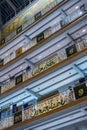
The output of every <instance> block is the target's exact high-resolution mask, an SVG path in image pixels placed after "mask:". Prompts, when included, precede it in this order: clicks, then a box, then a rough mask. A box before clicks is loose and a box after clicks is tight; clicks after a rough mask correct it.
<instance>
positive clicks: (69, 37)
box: [66, 33, 76, 44]
mask: <svg viewBox="0 0 87 130" xmlns="http://www.w3.org/2000/svg"><path fill="white" fill-rule="evenodd" d="M66 37H67V38H68V39H69V40H70V41H71V42H72V43H73V44H76V42H75V40H74V39H73V37H72V36H71V35H70V34H69V33H67V34H66Z"/></svg>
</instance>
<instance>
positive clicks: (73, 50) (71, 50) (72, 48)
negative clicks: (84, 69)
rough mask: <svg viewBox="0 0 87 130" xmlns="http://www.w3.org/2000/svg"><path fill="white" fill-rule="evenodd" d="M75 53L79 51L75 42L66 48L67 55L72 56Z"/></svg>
mask: <svg viewBox="0 0 87 130" xmlns="http://www.w3.org/2000/svg"><path fill="white" fill-rule="evenodd" d="M75 53H77V48H76V46H75V44H74V45H72V46H70V47H68V48H66V54H67V57H69V56H72V55H73V54H75Z"/></svg>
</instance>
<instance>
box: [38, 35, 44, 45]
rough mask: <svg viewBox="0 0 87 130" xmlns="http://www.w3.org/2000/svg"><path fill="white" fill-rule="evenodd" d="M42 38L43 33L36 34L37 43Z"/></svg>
mask: <svg viewBox="0 0 87 130" xmlns="http://www.w3.org/2000/svg"><path fill="white" fill-rule="evenodd" d="M43 39H44V33H40V34H39V35H38V36H37V43H38V42H40V41H41V40H43Z"/></svg>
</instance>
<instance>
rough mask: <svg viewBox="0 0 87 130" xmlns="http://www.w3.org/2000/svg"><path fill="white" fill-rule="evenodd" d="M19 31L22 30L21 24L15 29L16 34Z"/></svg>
mask: <svg viewBox="0 0 87 130" xmlns="http://www.w3.org/2000/svg"><path fill="white" fill-rule="evenodd" d="M21 31H22V25H21V26H19V27H18V28H17V29H16V33H17V34H18V33H20V32H21Z"/></svg>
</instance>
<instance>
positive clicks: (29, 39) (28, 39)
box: [24, 35, 32, 42]
mask: <svg viewBox="0 0 87 130" xmlns="http://www.w3.org/2000/svg"><path fill="white" fill-rule="evenodd" d="M24 37H25V39H26V40H27V41H28V42H30V41H32V39H31V38H30V37H29V36H28V35H24Z"/></svg>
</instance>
